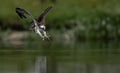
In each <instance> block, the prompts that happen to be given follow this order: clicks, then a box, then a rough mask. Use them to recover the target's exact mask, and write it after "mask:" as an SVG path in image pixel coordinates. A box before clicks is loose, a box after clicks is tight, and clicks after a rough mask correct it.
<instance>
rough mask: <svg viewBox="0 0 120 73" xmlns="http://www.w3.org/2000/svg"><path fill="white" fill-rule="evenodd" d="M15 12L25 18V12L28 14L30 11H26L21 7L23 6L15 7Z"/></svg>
mask: <svg viewBox="0 0 120 73" xmlns="http://www.w3.org/2000/svg"><path fill="white" fill-rule="evenodd" d="M16 13H17V14H18V15H19V17H20V18H22V19H23V18H26V16H25V14H28V15H30V13H29V12H28V11H27V10H25V9H23V8H19V7H18V8H16Z"/></svg>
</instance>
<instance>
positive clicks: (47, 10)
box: [37, 6, 52, 25]
mask: <svg viewBox="0 0 120 73" xmlns="http://www.w3.org/2000/svg"><path fill="white" fill-rule="evenodd" d="M51 9H52V6H49V7H48V8H46V9H45V10H44V11H43V12H42V13H41V15H40V16H39V17H38V19H37V21H38V23H39V24H38V25H41V24H44V16H45V15H46V14H47V13H48V12H49V11H50V10H51Z"/></svg>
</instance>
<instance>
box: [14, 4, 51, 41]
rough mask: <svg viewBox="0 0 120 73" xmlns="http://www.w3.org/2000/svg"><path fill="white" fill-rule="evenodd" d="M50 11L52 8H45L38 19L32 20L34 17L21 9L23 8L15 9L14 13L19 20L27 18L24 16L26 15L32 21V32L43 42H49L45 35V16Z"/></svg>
mask: <svg viewBox="0 0 120 73" xmlns="http://www.w3.org/2000/svg"><path fill="white" fill-rule="evenodd" d="M51 9H52V6H49V7H47V8H46V9H45V10H44V11H43V12H42V13H41V15H40V16H39V17H38V19H34V17H33V16H32V15H31V13H30V12H28V11H27V10H25V9H23V8H20V7H18V8H16V13H17V14H18V15H19V17H20V18H22V19H23V18H27V17H26V16H25V14H26V15H28V16H29V17H30V18H31V19H32V21H33V24H32V30H33V31H34V32H36V33H37V34H38V35H40V36H41V38H42V39H43V40H49V36H48V35H47V33H46V26H45V18H44V17H45V15H46V14H47V13H48V12H49V11H50V10H51Z"/></svg>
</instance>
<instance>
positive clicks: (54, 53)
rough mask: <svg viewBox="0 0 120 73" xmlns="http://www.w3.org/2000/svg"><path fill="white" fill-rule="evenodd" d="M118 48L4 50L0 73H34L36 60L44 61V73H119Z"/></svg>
mask: <svg viewBox="0 0 120 73" xmlns="http://www.w3.org/2000/svg"><path fill="white" fill-rule="evenodd" d="M119 44H120V43H119V42H81V43H77V44H76V46H74V48H67V47H65V48H59V47H58V48H44V49H43V48H38V47H37V48H38V49H31V48H30V47H29V48H30V49H28V48H27V49H25V48H24V47H23V48H24V49H22V48H21V49H20V48H16V49H15V48H14V49H6V48H5V49H2V50H1V51H0V73H38V72H36V62H37V60H38V58H39V57H46V59H47V67H46V70H47V73H119V72H120V51H119V50H120V45H119ZM68 47H69V46H68ZM1 48H2V47H1Z"/></svg>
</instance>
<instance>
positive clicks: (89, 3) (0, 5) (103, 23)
mask: <svg viewBox="0 0 120 73" xmlns="http://www.w3.org/2000/svg"><path fill="white" fill-rule="evenodd" d="M49 5H52V6H53V9H52V10H51V11H50V12H49V13H48V14H47V15H46V24H47V28H48V30H49V32H50V33H51V35H52V36H54V38H57V39H58V38H59V40H57V39H55V41H57V42H59V41H60V39H63V40H64V39H66V40H68V42H70V41H81V40H99V39H100V40H101V39H102V40H109V39H115V40H118V39H119V37H120V29H119V27H120V25H119V23H120V11H119V8H120V1H119V0H12V1H8V0H4V1H1V2H0V31H4V30H8V29H9V30H10V31H12V30H17V31H18V30H19V31H25V30H29V27H30V22H31V20H30V19H29V18H28V19H25V20H22V19H20V18H19V17H18V16H17V14H16V13H15V8H16V7H23V8H25V9H27V10H28V11H30V12H31V14H32V15H33V16H35V18H37V17H38V16H39V15H40V13H41V12H42V11H43V10H44V9H45V8H46V7H47V6H49ZM56 34H58V36H57V35H56ZM0 37H1V35H0ZM62 37H63V38H62Z"/></svg>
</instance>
